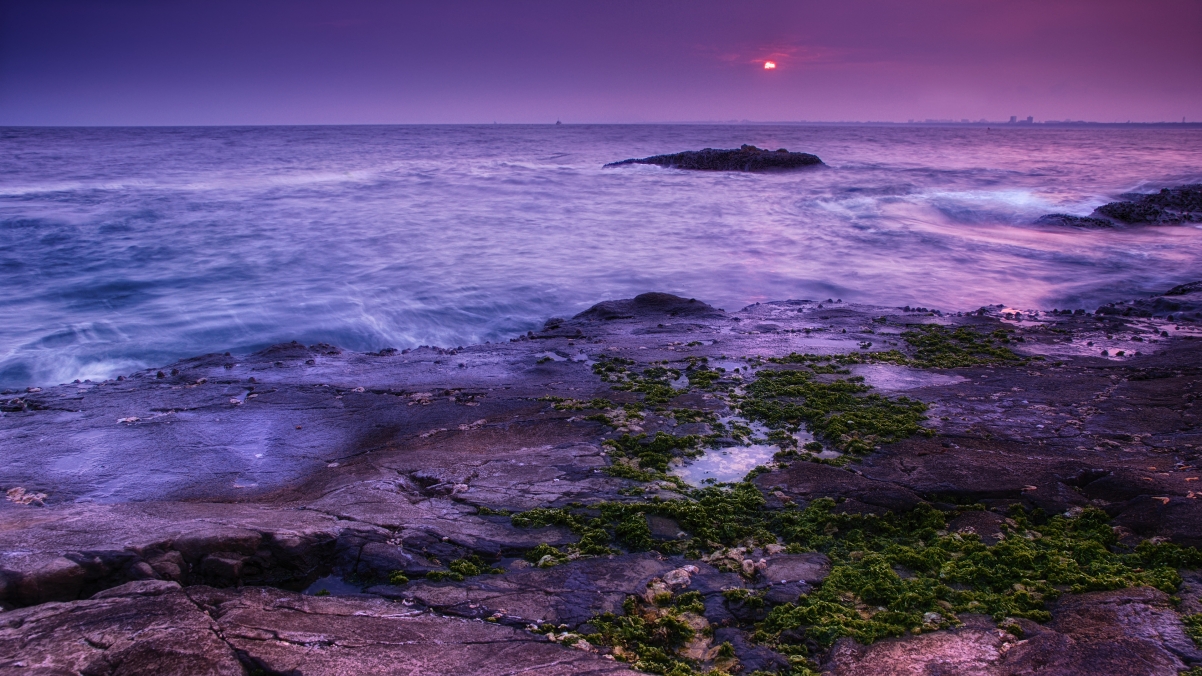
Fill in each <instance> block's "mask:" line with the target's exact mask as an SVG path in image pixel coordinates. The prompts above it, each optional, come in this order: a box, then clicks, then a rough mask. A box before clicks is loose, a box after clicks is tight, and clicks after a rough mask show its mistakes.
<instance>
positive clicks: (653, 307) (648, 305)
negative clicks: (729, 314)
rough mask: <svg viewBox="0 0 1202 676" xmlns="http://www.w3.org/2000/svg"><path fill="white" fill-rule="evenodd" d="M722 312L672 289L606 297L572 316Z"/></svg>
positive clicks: (706, 315)
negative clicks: (604, 299) (673, 291)
mask: <svg viewBox="0 0 1202 676" xmlns="http://www.w3.org/2000/svg"><path fill="white" fill-rule="evenodd" d="M722 314H723V313H722V312H721V311H719V310H717V309H715V308H714V307H712V306H710V305H707V304H706V303H703V302H701V301H699V300H697V299H695V298H681V297H680V296H673V295H672V294H670V293H643V294H639V295H638V296H635V297H634V298H628V299H624V300H607V301H603V302H600V303H597V304H596V305H594V306H592V307H591V308H589V309H587V310H585V311H584V312H581V313H580V314H578V315H576V316H575V317H572V320H573V321H597V320H602V321H605V320H612V319H634V318H648V317H655V316H667V317H692V318H697V319H704V318H717V317H721V316H722Z"/></svg>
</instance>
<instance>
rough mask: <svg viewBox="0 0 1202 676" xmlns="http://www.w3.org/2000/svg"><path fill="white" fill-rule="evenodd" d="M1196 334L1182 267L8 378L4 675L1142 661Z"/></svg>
mask: <svg viewBox="0 0 1202 676" xmlns="http://www.w3.org/2000/svg"><path fill="white" fill-rule="evenodd" d="M1200 339H1202V284H1198V283H1194V284H1187V285H1182V286H1180V287H1177V288H1175V289H1173V290H1171V291H1170V292H1169V293H1166V294H1165V295H1163V296H1158V297H1155V298H1151V299H1144V300H1139V301H1132V302H1124V303H1115V304H1112V305H1108V306H1105V307H1102V308H1099V309H1098V310H1097V311H1096V312H1093V313H1088V314H1087V313H1085V312H1084V311H1080V310H1078V311H1075V312H1070V311H1067V310H1064V311H1060V310H1049V311H1041V312H1036V313H1033V312H1026V311H1018V310H1015V309H1012V308H1006V307H1003V306H992V307H985V308H980V309H978V310H974V311H972V312H954V313H950V312H941V311H938V310H930V309H927V308H910V307H906V308H883V307H873V306H863V305H855V304H849V303H842V302H839V301H835V300H827V301H821V302H819V301H783V302H776V303H759V304H755V305H752V306H749V307H747V308H744V309H743V310H740V311H738V312H724V311H721V310H718V309H716V308H713V307H710V306H709V305H706V304H705V303H703V302H700V301H697V300H690V299H683V298H677V297H675V296H669V295H666V294H644V295H642V296H639V297H637V298H635V299H628V300H618V301H607V302H604V303H600V304H598V305H597V306H594V307H593V308H592V309H590V310H588V311H586V312H584V313H581V314H580V315H578V316H576V317H574V318H571V319H552V320H550V321H548V322H547V324H546V326H545V327H544V328H543V329H542V330H541V331H539V332H530V333H528V334H527V335H525V336H520V337H518V338H515V339H514V340H512V341H509V342H506V343H500V344H485V345H476V346H470V347H466V348H454V349H442V348H431V347H424V348H420V349H415V350H404V351H395V350H385V351H382V352H380V353H375V354H356V353H348V352H344V351H342V350H340V349H338V348H337V347H334V346H330V345H313V346H304V345H300V344H296V343H292V344H282V345H277V346H274V347H272V348H269V349H267V350H264V351H262V352H259V353H257V354H254V355H248V356H232V355H229V354H212V355H206V356H203V357H198V358H195V359H190V360H185V361H182V362H179V363H177V364H175V365H172V366H171V367H166V368H163V369H161V370H157V369H156V370H150V371H144V372H139V373H134V374H130V375H129V376H126V377H123V378H121V379H118V380H113V381H108V382H104V383H86V382H85V383H73V384H67V385H61V386H58V387H53V388H45V389H43V390H37V389H36V388H34V389H33V390H31V391H28V392H8V393H5V394H4V395H2V396H0V415H2V418H0V447H3V449H4V452H5V457H6V458H8V462H7V463H6V465H5V469H4V470H3V475H4V482H3V486H2V488H3V489H4V490H5V491H7V496H8V499H7V500H6V501H4V502H3V504H2V505H0V603H3V604H4V605H3V608H4V611H3V612H0V670H2V671H4V672H5V673H7V672H10V671H11V672H13V673H48V674H49V673H56V674H58V673H89V674H90V673H114V674H116V673H123V674H128V673H143V672H151V671H155V672H156V673H162V672H164V671H170V672H171V673H176V674H193V673H195V674H202V673H203V674H218V673H219V674H248V673H265V674H279V673H303V674H310V673H323V674H324V673H334V674H337V673H346V674H352V673H354V674H362V673H392V672H395V671H401V672H405V673H430V674H434V673H438V674H500V673H540V674H594V673H595V674H608V673H628V672H629V670H630V669H631V668H638V669H641V670H644V671H651V672H655V673H673V674H688V673H706V672H707V670H717V671H719V672H722V673H732V674H733V673H745V674H746V673H752V672H755V671H757V670H758V671H761V672H768V673H793V674H805V673H813V672H818V671H823V672H831V673H836V674H878V673H879V674H898V673H906V674H909V673H913V674H928V673H958V674H1053V673H1054V674H1078V673H1079V674H1086V673H1090V674H1095V673H1130V674H1173V675H1175V674H1178V673H1179V672H1182V671H1185V670H1188V669H1191V668H1193V667H1196V666H1199V665H1202V651H1199V649H1198V646H1197V645H1196V644H1195V643H1194V641H1195V640H1202V573H1199V568H1202V555H1200V554H1199V552H1198V550H1197V549H1196V548H1197V547H1199V546H1202V507H1200V506H1199V502H1200V500H1199V494H1202V488H1200V487H1199V485H1200V484H1202V482H1200V481H1199V478H1200V477H1202V470H1200V469H1199V464H1200V463H1202V458H1200V456H1202V415H1200V412H1199V409H1198V408H1197V407H1196V401H1197V399H1198V398H1199V396H1200V393H1202V349H1199V346H1200V345H1202V343H1200V342H1199V341H1200ZM763 448H768V449H769V454H768V456H767V459H765V460H764V462H763V463H759V464H760V465H761V466H760V467H756V468H755V469H753V470H752V471H750V472H748V471H747V470H748V469H751V468H750V467H744V466H740V465H739V464H738V462H737V461H738V460H739V458H740V457H742V456H743V455H744V454H747V453H750V452H751V450H754V449H763ZM706 463H708V464H706ZM700 466H706V467H713V468H714V470H713V479H712V480H711V481H705V480H698V479H697V475H696V473H693V474H690V473H689V472H688V471H687V470H688V469H689V468H696V467H700ZM720 482H728V483H720ZM1191 636H1193V637H1194V638H1192V639H1191Z"/></svg>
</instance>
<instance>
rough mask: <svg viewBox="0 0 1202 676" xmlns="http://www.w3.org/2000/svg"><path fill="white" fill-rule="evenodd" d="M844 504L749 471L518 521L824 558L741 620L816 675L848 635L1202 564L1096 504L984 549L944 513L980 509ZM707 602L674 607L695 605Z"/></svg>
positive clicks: (608, 540) (609, 543)
mask: <svg viewBox="0 0 1202 676" xmlns="http://www.w3.org/2000/svg"><path fill="white" fill-rule="evenodd" d="M836 507H837V504H836V502H835V501H834V500H831V499H820V500H815V501H814V502H812V503H811V504H809V505H808V506H806V507H805V508H801V507H794V506H786V507H785V508H782V509H777V510H770V509H767V508H766V502H765V500H764V497H763V495H762V493H761V492H760V490H759V489H758V488H757V487H756V486H755V485H754V484H751V483H750V482H749V481H744V482H740V483H738V484H725V485H721V486H711V487H706V488H702V489H695V490H693V491H691V492H689V494H688V495H687V496H685V497H684V498H682V499H674V500H651V501H647V502H636V503H600V504H596V505H591V506H590V507H588V508H587V509H585V508H564V509H538V510H531V511H529V512H524V513H522V514H518V515H514V516H513V517H512V519H513V523H514V525H517V526H525V527H535V526H542V525H563V526H567V527H569V528H570V529H572V530H573V531H574V532H577V533H580V534H582V541H583V540H584V537H583V536H585V535H587V536H588V537H591V538H592V542H591V544H590V545H589V547H591V548H593V549H594V550H595V551H596V552H598V553H601V552H606V553H608V552H613V551H620V550H625V551H640V550H644V549H657V550H659V551H662V552H665V553H683V554H685V555H686V556H700V555H701V554H702V553H704V552H713V551H717V550H719V549H721V548H724V547H732V546H745V547H754V546H757V545H766V544H779V545H783V546H785V547H786V549H785V551H787V552H789V553H800V552H805V551H816V552H822V553H824V554H826V555H827V556H828V557H829V558H830V560H831V564H832V567H831V572H830V575H829V576H828V577H827V578H826V579H825V580H824V581H823V582H822V583H820V584H819V585H818V586H817V588H816V589H815V590H814V591H813V592H811V593H809V594H806V595H803V596H801V597H800V598H799V599H798V600H797V601H796V602H795V603H786V604H782V605H777V606H775V607H773V608H771V610H770V611H769V612H768V613H767V616H766V618H765V619H764V620H763V621H761V622H758V623H755V624H754V625H752V626H745V627H744V628H745V629H748V630H750V631H753V632H754V637H755V640H756V641H757V642H759V643H761V644H764V645H766V646H769V647H771V648H773V649H774V650H777V651H778V652H780V653H782V654H785V655H787V656H789V657H790V659H792V660H794V664H795V667H794V672H793V673H795V674H802V673H808V671H807V670H808V669H809V666H807V665H808V664H810V663H809V662H807V658H809V657H812V655H811V651H812V650H815V649H818V650H825V649H827V648H829V647H830V646H831V645H832V644H833V642H834V641H836V640H838V639H839V638H842V637H845V636H850V637H852V638H854V639H856V640H857V641H860V642H861V643H871V642H873V641H876V640H879V639H881V638H885V637H890V636H901V635H903V634H908V633H922V632H925V631H933V630H936V629H940V628H946V627H951V626H955V625H957V624H958V623H959V621H958V619H957V617H956V615H957V613H962V612H972V613H984V614H988V615H991V616H992V617H993V618H994V619H995V620H996V621H999V622H1001V623H1003V624H1005V623H1006V622H1007V620H1008V619H1009V618H1020V617H1021V618H1027V619H1030V620H1034V621H1037V622H1044V621H1047V620H1048V619H1050V614H1049V613H1048V610H1047V604H1048V602H1049V601H1052V600H1054V599H1055V598H1057V597H1058V596H1059V595H1061V594H1064V593H1080V592H1087V591H1098V590H1108V589H1119V588H1124V587H1133V586H1144V585H1147V586H1152V587H1156V588H1158V589H1161V590H1163V591H1165V592H1167V593H1173V592H1174V591H1175V590H1176V589H1177V587H1178V586H1179V585H1180V583H1181V578H1180V576H1179V575H1178V572H1177V571H1178V569H1180V568H1198V567H1202V552H1199V550H1197V549H1192V548H1184V547H1179V546H1177V545H1173V544H1171V543H1163V542H1161V543H1154V542H1152V541H1147V542H1144V543H1142V544H1140V545H1139V546H1138V547H1135V548H1134V549H1128V548H1124V547H1122V546H1121V545H1119V543H1118V539H1117V536H1116V535H1115V533H1114V530H1113V529H1112V528H1111V527H1110V525H1109V520H1108V517H1107V516H1106V514H1105V513H1104V512H1101V511H1100V510H1095V509H1087V510H1085V511H1084V512H1083V513H1081V514H1080V515H1078V516H1075V517H1066V516H1055V517H1051V518H1046V517H1043V516H1041V515H1040V513H1039V512H1038V510H1037V511H1036V512H1032V513H1031V514H1027V513H1024V512H1023V511H1022V510H1021V509H1014V510H1012V511H1011V513H1010V517H1009V519H1007V520H1006V521H1005V523H1004V525H1002V526H1001V530H1002V532H1003V534H1004V537H1003V539H1002V540H1001V541H999V542H998V543H996V544H994V545H986V544H985V543H983V542H982V541H981V540H980V538H979V537H978V536H977V535H975V534H972V533H949V532H948V531H947V523H948V519H949V518H952V517H954V516H956V514H958V513H963V512H967V511H976V510H980V509H982V507H981V506H980V505H968V506H964V507H962V508H960V509H959V511H957V512H950V513H945V512H943V511H940V510H938V509H936V508H934V507H932V506H930V505H926V504H924V505H920V506H919V507H917V508H916V509H914V510H911V511H910V512H906V513H902V514H892V513H887V514H884V515H873V514H846V513H839V512H837V511H836ZM648 515H659V516H665V517H668V518H672V519H674V520H675V521H676V522H677V523H678V524H679V525H680V527H681V529H682V530H683V531H684V532H685V533H686V534H687V535H686V537H683V538H681V539H680V540H676V541H654V540H652V539H651V538H650V534H649V532H648V531H647V530H646V521H645V517H646V516H648ZM581 549H583V548H581ZM724 596H726V597H727V601H729V602H732V603H739V604H745V605H750V604H756V603H757V599H758V603H763V599H762V598H761V597H759V595H758V594H757V593H756V592H752V591H746V590H729V591H727V592H724ZM699 600H700V599H695V598H692V597H690V598H689V599H688V600H687V601H680V602H679V603H686V602H687V603H688V604H690V608H692V607H693V604H695V603H696V602H698V601H699ZM601 622H602V624H600V625H598V624H595V623H594V626H604V627H606V629H605V630H604V631H599V632H598V633H597V635H595V636H590V637H589V640H590V641H592V642H594V643H595V644H598V645H609V646H622V648H623V651H624V652H625V653H626V654H627V656H628V657H629V659H628V660H627V661H630V662H631V663H632V664H636V665H638V664H642V665H644V666H640V667H639V668H643V669H645V670H650V671H652V672H653V673H665V674H666V673H674V674H696V673H699V672H698V671H697V670H696V669H697V668H698V665H696V664H694V663H691V662H689V661H688V660H684V658H681V657H680V656H679V655H675V654H673V653H672V649H671V648H670V645H669V644H668V643H665V642H664V641H663V640H647V639H646V638H645V636H644V634H645V633H646V632H651V633H654V632H655V631H658V630H659V626H658V625H655V624H654V622H649V621H648V620H646V619H645V618H639V617H627V618H626V619H622V618H617V617H613V616H610V617H603V618H602V619H601ZM1186 622H1187V627H1190V628H1191V632H1193V635H1194V636H1198V634H1199V633H1200V632H1202V616H1191V617H1188V618H1186ZM640 632H642V633H640ZM682 665H683V667H682ZM685 667H687V668H688V669H692V671H688V670H684V671H682V670H681V669H682V668H685ZM657 669H658V671H656V670H657Z"/></svg>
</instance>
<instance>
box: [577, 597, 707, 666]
mask: <svg viewBox="0 0 1202 676" xmlns="http://www.w3.org/2000/svg"><path fill="white" fill-rule="evenodd" d="M639 605H640V604H639V603H638V602H637V600H636V599H635V598H634V597H629V598H627V599H626V603H625V604H624V606H623V611H624V614H623V615H615V614H613V613H605V614H604V615H600V616H598V617H595V618H593V619H592V620H590V621H589V624H591V625H592V626H593V627H595V628H596V632H595V633H592V634H589V635H587V636H586V637H585V639H586V640H588V641H589V643H593V644H596V645H605V646H611V647H612V648H613V654H614V657H615V658H617V659H618V660H621V661H623V662H626V663H628V664H630V665H631V666H632V667H634V668H635V669H639V670H641V671H646V672H649V673H652V674H664V675H665V676H692V675H693V674H697V673H698V672H697V671H696V669H695V665H694V664H693V663H692V662H691V661H689V660H686V659H684V658H682V657H680V656H679V655H678V654H677V651H678V650H679V649H680V648H682V647H684V645H685V643H687V642H688V641H689V640H690V639H692V638H693V636H694V632H693V629H692V628H691V627H690V626H689V624H688V623H687V622H686V621H685V620H684V619H682V618H681V617H680V614H681V613H680V611H677V610H676V609H671V610H669V611H668V612H665V613H657V612H647V611H642V609H641V608H640V607H639Z"/></svg>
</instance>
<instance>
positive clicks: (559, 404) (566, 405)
mask: <svg viewBox="0 0 1202 676" xmlns="http://www.w3.org/2000/svg"><path fill="white" fill-rule="evenodd" d="M538 400H539V401H549V402H551V408H553V409H555V410H556V411H586V410H605V409H609V408H613V407H614V406H615V405H616V404H614V403H613V402H612V401H610V400H608V399H602V398H600V397H598V398H596V399H590V400H589V401H581V400H577V399H566V398H564V397H556V396H550V395H548V396H545V397H539V398H538Z"/></svg>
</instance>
